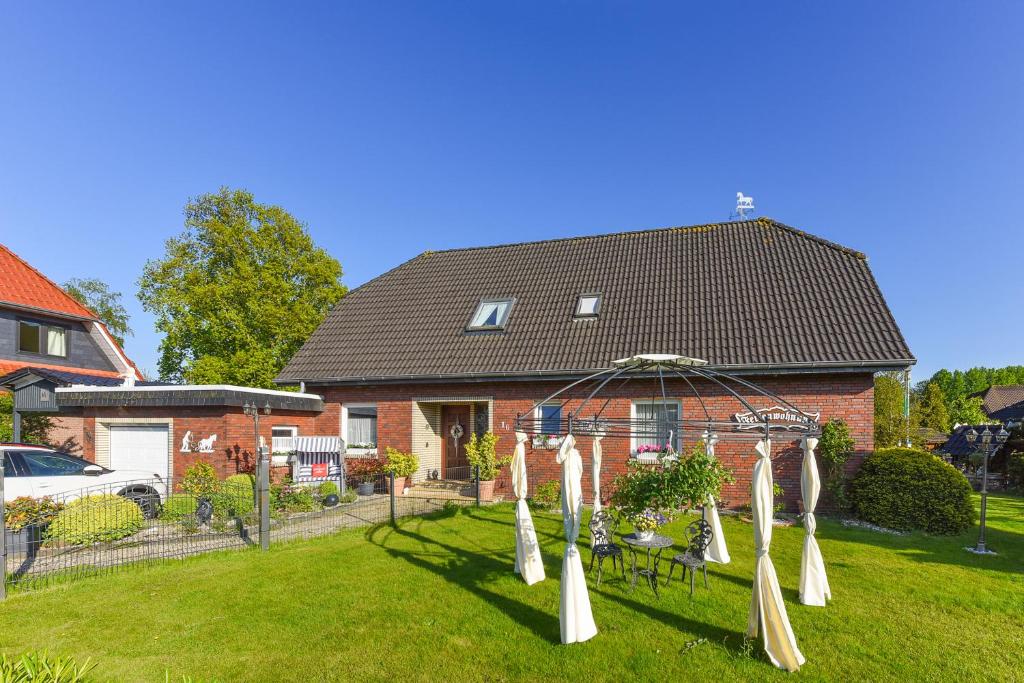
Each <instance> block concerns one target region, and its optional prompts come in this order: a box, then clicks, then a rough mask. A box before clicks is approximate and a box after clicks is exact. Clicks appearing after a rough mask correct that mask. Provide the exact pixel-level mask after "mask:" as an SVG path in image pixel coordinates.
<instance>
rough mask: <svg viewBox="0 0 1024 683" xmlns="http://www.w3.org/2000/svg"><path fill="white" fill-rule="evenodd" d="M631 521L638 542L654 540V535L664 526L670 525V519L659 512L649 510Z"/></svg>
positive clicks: (635, 516)
mask: <svg viewBox="0 0 1024 683" xmlns="http://www.w3.org/2000/svg"><path fill="white" fill-rule="evenodd" d="M629 521H630V522H632V523H633V529H635V533H634V535H635V536H636V537H637V540H640V541H649V540H651V539H652V538H654V533H655V532H656V531H657V530H658V529H659V528H661V526H662V525H663V524H667V523H668V517H666V516H665V515H663V514H662V513H660V512H658V511H657V510H652V509H650V508H648V509H646V510H644V511H643V512H641V513H639V514H636V515H633V516H632V517H631V518H630V520H629Z"/></svg>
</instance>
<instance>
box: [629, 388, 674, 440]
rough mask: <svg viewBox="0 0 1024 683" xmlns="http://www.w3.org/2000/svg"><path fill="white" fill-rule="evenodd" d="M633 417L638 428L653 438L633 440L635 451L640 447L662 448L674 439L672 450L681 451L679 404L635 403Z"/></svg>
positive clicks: (670, 401)
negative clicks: (670, 439)
mask: <svg viewBox="0 0 1024 683" xmlns="http://www.w3.org/2000/svg"><path fill="white" fill-rule="evenodd" d="M633 415H634V419H635V420H636V421H637V422H636V424H637V427H638V429H639V430H640V431H643V432H644V433H649V434H651V436H637V437H635V438H634V439H633V450H634V451H636V449H637V448H639V447H640V446H656V447H661V446H664V445H665V444H666V443H669V435H670V434H671V438H672V442H671V443H672V448H673V449H675V450H676V451H679V443H680V441H679V427H678V423H679V402H678V401H672V400H669V401H668V402H664V401H634V402H633Z"/></svg>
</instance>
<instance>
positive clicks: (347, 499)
mask: <svg viewBox="0 0 1024 683" xmlns="http://www.w3.org/2000/svg"><path fill="white" fill-rule="evenodd" d="M357 500H359V494H358V493H356V492H355V490H353V489H346V490H345V493H342V494H341V495H340V496H338V502H339V503H354V502H356V501H357Z"/></svg>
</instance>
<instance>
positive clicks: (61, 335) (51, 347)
mask: <svg viewBox="0 0 1024 683" xmlns="http://www.w3.org/2000/svg"><path fill="white" fill-rule="evenodd" d="M46 353H47V354H48V355H51V356H60V357H62V358H63V357H64V356H67V355H68V346H67V330H65V329H64V328H63V327H47V328H46Z"/></svg>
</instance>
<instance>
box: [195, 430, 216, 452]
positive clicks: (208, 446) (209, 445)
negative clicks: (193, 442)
mask: <svg viewBox="0 0 1024 683" xmlns="http://www.w3.org/2000/svg"><path fill="white" fill-rule="evenodd" d="M215 443H217V435H216V434H213V435H211V436H209V437H208V438H205V439H201V440H200V441H199V448H197V449H196V450H197V451H199V452H200V453H213V444H215Z"/></svg>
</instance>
